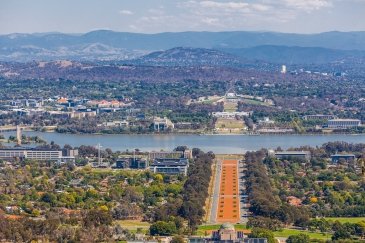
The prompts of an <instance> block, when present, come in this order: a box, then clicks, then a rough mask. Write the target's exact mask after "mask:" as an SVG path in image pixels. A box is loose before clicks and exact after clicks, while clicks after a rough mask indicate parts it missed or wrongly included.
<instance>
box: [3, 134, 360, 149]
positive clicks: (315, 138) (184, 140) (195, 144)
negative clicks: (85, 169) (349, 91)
mask: <svg viewBox="0 0 365 243" xmlns="http://www.w3.org/2000/svg"><path fill="white" fill-rule="evenodd" d="M24 134H26V135H27V136H39V137H41V138H43V139H45V140H46V141H48V142H51V141H54V142H55V143H56V144H59V145H62V146H63V145H64V144H70V145H71V146H80V145H96V144H98V143H100V144H101V145H102V146H103V148H111V149H112V150H115V151H116V150H120V151H124V150H126V149H129V150H133V149H135V148H138V149H140V150H143V151H152V150H155V151H159V150H161V149H163V150H172V149H173V148H175V147H176V146H179V145H187V146H188V147H190V148H200V149H202V150H204V151H213V152H215V153H243V152H245V151H248V150H257V149H260V148H277V147H279V146H280V147H282V148H283V149H287V148H289V147H299V146H304V145H310V146H318V145H322V144H323V143H326V142H329V141H345V142H351V143H365V135H262V136H247V135H120V134H118V135H80V134H59V133H43V132H24ZM3 135H4V136H5V137H7V136H9V135H15V132H4V133H3Z"/></svg>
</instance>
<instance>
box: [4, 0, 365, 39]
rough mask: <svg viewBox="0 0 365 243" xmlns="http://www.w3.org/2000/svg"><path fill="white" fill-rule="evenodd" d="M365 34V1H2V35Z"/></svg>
mask: <svg viewBox="0 0 365 243" xmlns="http://www.w3.org/2000/svg"><path fill="white" fill-rule="evenodd" d="M98 29H107V30H113V31H123V32H138V33H159V32H181V31H237V30H238V31H277V32H285V33H319V32H326V31H364V30H365V0H244V1H239V0H187V1H183V0H0V34H9V33H35V32H63V33H85V32H89V31H93V30H98Z"/></svg>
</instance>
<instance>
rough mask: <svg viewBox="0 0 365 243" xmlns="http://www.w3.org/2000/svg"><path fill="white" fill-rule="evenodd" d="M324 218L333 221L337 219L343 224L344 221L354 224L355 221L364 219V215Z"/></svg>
mask: <svg viewBox="0 0 365 243" xmlns="http://www.w3.org/2000/svg"><path fill="white" fill-rule="evenodd" d="M324 219H325V220H328V221H333V222H335V221H339V222H340V223H341V224H344V223H352V224H355V223H358V222H361V221H365V217H340V218H331V217H326V218H324Z"/></svg>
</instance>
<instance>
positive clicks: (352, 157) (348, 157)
mask: <svg viewBox="0 0 365 243" xmlns="http://www.w3.org/2000/svg"><path fill="white" fill-rule="evenodd" d="M331 160H332V163H333V164H337V163H338V162H339V161H340V160H344V161H346V162H350V161H355V160H356V156H355V155H354V154H333V155H331Z"/></svg>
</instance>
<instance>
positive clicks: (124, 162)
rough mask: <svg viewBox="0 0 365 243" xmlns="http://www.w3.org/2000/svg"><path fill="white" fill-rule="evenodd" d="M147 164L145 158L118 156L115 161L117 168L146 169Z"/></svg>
mask: <svg viewBox="0 0 365 243" xmlns="http://www.w3.org/2000/svg"><path fill="white" fill-rule="evenodd" d="M147 166H148V163H147V160H145V159H141V158H119V159H118V160H117V162H116V166H115V167H116V168H118V169H127V168H130V169H146V168H147Z"/></svg>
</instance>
